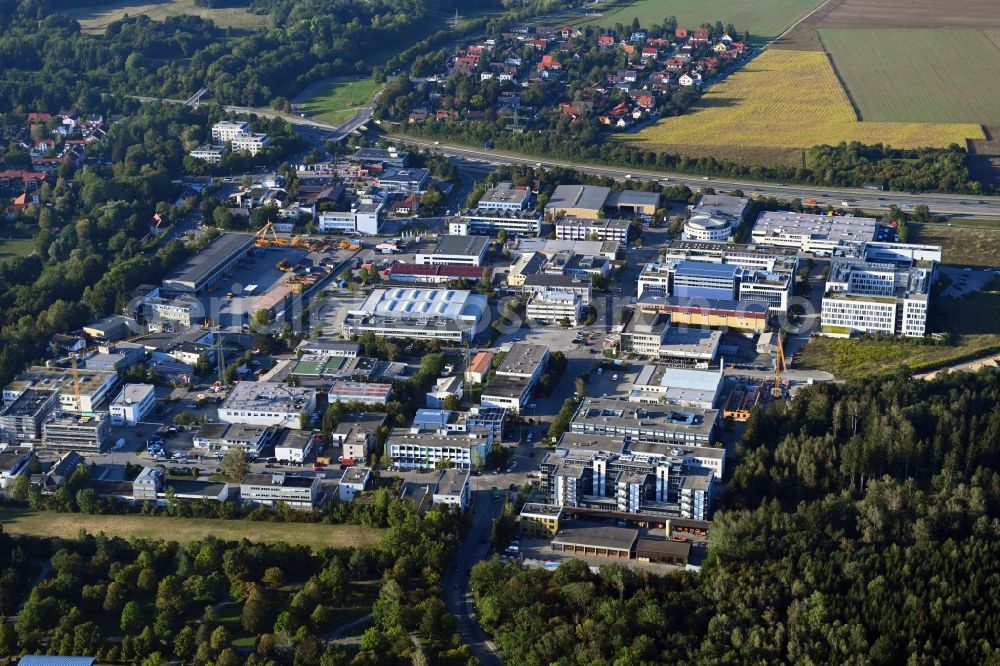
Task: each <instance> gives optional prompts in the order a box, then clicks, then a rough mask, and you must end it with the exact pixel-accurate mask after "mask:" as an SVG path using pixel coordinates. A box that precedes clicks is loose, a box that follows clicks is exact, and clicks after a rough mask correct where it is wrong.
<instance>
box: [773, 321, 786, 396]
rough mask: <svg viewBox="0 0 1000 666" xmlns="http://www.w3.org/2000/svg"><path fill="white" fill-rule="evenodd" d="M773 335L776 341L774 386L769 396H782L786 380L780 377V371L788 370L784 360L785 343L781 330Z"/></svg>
mask: <svg viewBox="0 0 1000 666" xmlns="http://www.w3.org/2000/svg"><path fill="white" fill-rule="evenodd" d="M774 335H775V338H776V339H777V341H778V349H777V351H775V354H774V388H772V389H771V396H772V397H775V398H782V397H784V395H785V387H786V384H787V382H786V381H785V380H784V379H782V378H781V373H782V372H787V371H788V364H787V363H786V362H785V343H784V342H783V341H782V338H781V331H780V330H779V331H777V332H776V333H775V334H774Z"/></svg>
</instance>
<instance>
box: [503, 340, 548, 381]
mask: <svg viewBox="0 0 1000 666" xmlns="http://www.w3.org/2000/svg"><path fill="white" fill-rule="evenodd" d="M548 360H549V348H548V347H546V346H545V345H536V344H532V343H530V342H515V343H514V344H512V345H511V346H510V349H508V350H507V352H506V354H505V355H504V357H503V360H502V361H500V365H499V366H497V372H496V374H497V375H498V376H500V377H520V378H523V379H528V380H530V381H532V382H534V381H536V380H537V379H538V378H539V377H541V376H542V372H544V371H545V364H546V363H548Z"/></svg>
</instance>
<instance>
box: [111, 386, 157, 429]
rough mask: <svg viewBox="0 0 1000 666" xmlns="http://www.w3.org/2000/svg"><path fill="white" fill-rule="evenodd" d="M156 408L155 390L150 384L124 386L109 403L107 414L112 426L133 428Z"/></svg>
mask: <svg viewBox="0 0 1000 666" xmlns="http://www.w3.org/2000/svg"><path fill="white" fill-rule="evenodd" d="M154 406H156V388H155V387H154V386H153V385H152V384H126V385H125V386H124V387H122V390H121V392H120V393H119V394H118V395H117V396H116V397H115V399H114V400H113V401H112V402H111V405H110V407H108V412H109V413H110V414H111V424H112V425H128V426H134V425H135V424H137V423H138V422H139V421H141V420H142V419H144V418H146V414H149V412H150V410H152V409H153V407H154Z"/></svg>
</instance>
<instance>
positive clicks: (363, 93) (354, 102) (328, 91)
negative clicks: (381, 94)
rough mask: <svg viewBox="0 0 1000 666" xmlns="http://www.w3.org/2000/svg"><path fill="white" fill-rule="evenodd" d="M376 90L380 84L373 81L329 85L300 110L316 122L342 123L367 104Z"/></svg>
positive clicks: (300, 106) (306, 102)
mask: <svg viewBox="0 0 1000 666" xmlns="http://www.w3.org/2000/svg"><path fill="white" fill-rule="evenodd" d="M376 90H378V84H377V83H375V81H373V80H372V79H363V80H361V81H344V82H335V83H328V84H327V85H325V86H323V87H322V88H320V89H319V90H318V91H317V92H316V94H315V95H313V96H312V97H310V98H309V99H308V100H306V101H305V102H303V103H302V104H301V105H299V110H301V111H302V112H303V113H305V114H306V115H307V116H309V117H311V118H315V119H316V120H322V121H325V122H328V123H341V122H344V121H345V120H347V119H349V118H350V117H351V116H353V115H354V114H355V113H357V109H358V108H359V107H362V106H364V105H365V104H367V103H368V101H369V100H371V98H372V97H373V96H374V95H375V91H376Z"/></svg>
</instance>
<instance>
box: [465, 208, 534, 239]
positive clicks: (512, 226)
mask: <svg viewBox="0 0 1000 666" xmlns="http://www.w3.org/2000/svg"><path fill="white" fill-rule="evenodd" d="M501 231H503V232H505V233H506V234H507V235H508V236H531V237H534V236H538V235H539V234H540V233H541V232H542V214H541V213H538V212H535V211H532V210H520V209H514V210H510V209H485V208H471V209H469V210H465V211H462V214H461V216H460V217H456V218H452V219H451V220H449V221H448V233H449V234H451V235H454V236H474V235H483V236H492V235H495V234H497V233H499V232H501Z"/></svg>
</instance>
